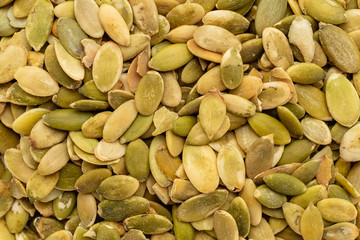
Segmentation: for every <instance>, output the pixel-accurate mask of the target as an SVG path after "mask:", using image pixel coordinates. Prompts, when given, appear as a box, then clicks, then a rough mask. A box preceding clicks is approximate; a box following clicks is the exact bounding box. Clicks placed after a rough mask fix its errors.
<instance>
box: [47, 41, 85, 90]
mask: <svg viewBox="0 0 360 240" xmlns="http://www.w3.org/2000/svg"><path fill="white" fill-rule="evenodd" d="M45 66H46V70H47V71H48V72H49V74H50V76H51V77H52V78H53V79H54V80H56V81H57V82H58V83H59V84H60V85H62V86H64V87H66V88H68V89H76V88H78V87H79V86H80V85H81V82H79V81H74V80H73V79H72V78H70V77H69V76H68V75H67V74H66V73H65V72H64V71H63V69H62V68H61V65H60V64H59V62H58V60H57V57H56V53H55V46H54V44H50V45H49V46H48V47H47V48H46V49H45Z"/></svg>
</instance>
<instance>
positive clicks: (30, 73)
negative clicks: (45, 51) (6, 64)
mask: <svg viewBox="0 0 360 240" xmlns="http://www.w3.org/2000/svg"><path fill="white" fill-rule="evenodd" d="M14 78H15V79H16V80H17V81H18V83H19V86H20V87H21V88H22V89H23V90H24V91H25V92H27V93H29V94H31V95H34V96H38V97H47V96H51V95H53V94H55V93H57V92H58V91H59V86H58V84H57V82H56V81H55V80H54V79H53V78H52V77H51V76H50V75H49V74H48V73H47V72H46V71H45V70H43V69H41V68H38V67H32V66H26V67H21V68H18V69H17V71H16V72H15V74H14ZM34 79H35V81H34Z"/></svg>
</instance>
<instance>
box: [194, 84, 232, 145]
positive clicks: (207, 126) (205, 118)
mask: <svg viewBox="0 0 360 240" xmlns="http://www.w3.org/2000/svg"><path fill="white" fill-rule="evenodd" d="M198 117H199V121H200V124H201V126H202V128H203V129H204V131H205V133H206V135H207V136H208V138H209V139H210V140H212V139H213V137H214V135H215V134H216V132H217V131H218V130H219V128H220V127H221V125H222V123H223V122H224V120H225V117H226V105H225V103H224V100H223V99H222V97H221V96H220V94H219V92H215V91H214V92H209V93H207V94H206V95H205V96H204V98H203V99H202V100H201V103H200V107H199V116H198Z"/></svg>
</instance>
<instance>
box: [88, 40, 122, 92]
mask: <svg viewBox="0 0 360 240" xmlns="http://www.w3.org/2000/svg"><path fill="white" fill-rule="evenodd" d="M122 67H123V58H122V55H121V50H120V48H119V47H118V46H117V45H116V44H115V43H113V42H107V43H105V44H104V45H102V46H101V47H100V48H99V50H98V51H97V53H96V56H95V59H94V64H93V70H92V74H93V77H94V82H95V85H96V87H97V88H98V89H99V90H100V91H102V92H107V91H109V90H110V89H111V88H112V87H114V85H115V84H116V82H117V81H118V80H119V78H120V75H121V72H122Z"/></svg>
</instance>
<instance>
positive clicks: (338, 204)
mask: <svg viewBox="0 0 360 240" xmlns="http://www.w3.org/2000/svg"><path fill="white" fill-rule="evenodd" d="M317 208H318V209H319V211H320V213H321V215H322V217H323V219H324V220H327V221H330V222H335V223H337V222H347V221H351V220H353V219H355V217H356V213H357V211H356V208H355V206H354V205H353V204H352V203H351V202H349V201H347V200H345V199H341V198H328V199H323V200H321V201H320V202H318V203H317Z"/></svg>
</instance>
